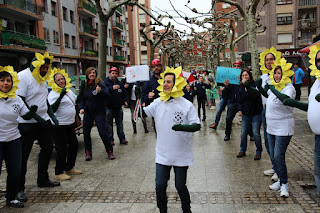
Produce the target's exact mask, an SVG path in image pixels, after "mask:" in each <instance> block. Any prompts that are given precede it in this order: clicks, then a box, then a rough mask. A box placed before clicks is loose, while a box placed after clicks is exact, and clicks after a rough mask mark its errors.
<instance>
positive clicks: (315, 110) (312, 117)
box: [308, 79, 320, 135]
mask: <svg viewBox="0 0 320 213" xmlns="http://www.w3.org/2000/svg"><path fill="white" fill-rule="evenodd" d="M319 93H320V81H319V79H317V80H316V81H315V82H314V84H313V86H312V87H311V90H310V95H309V106H308V122H309V125H310V128H311V130H312V132H314V134H316V135H320V113H319V109H320V103H319V102H318V101H317V100H316V99H315V97H316V95H318V94H319Z"/></svg>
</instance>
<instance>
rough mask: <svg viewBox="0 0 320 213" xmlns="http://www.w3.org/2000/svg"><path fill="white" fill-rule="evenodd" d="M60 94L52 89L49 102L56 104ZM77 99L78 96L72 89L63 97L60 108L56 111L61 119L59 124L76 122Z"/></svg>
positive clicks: (57, 116)
mask: <svg viewBox="0 0 320 213" xmlns="http://www.w3.org/2000/svg"><path fill="white" fill-rule="evenodd" d="M59 96H60V94H59V93H57V92H56V91H51V92H50V93H49V95H48V101H49V104H50V105H52V104H54V103H55V102H56V100H57V99H58V98H59ZM76 99H77V96H76V95H75V94H74V93H73V92H72V91H71V90H69V92H68V93H67V94H65V95H64V96H63V98H62V99H61V102H60V105H59V107H58V110H57V111H56V112H55V113H54V114H55V116H56V118H57V119H58V121H59V125H70V124H73V123H74V121H75V116H76V109H75V103H76Z"/></svg>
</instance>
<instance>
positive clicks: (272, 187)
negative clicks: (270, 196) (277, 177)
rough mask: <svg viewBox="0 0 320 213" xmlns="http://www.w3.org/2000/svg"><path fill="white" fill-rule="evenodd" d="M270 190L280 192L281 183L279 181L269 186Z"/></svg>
mask: <svg viewBox="0 0 320 213" xmlns="http://www.w3.org/2000/svg"><path fill="white" fill-rule="evenodd" d="M269 189H271V190H274V191H278V190H279V189H280V181H277V182H275V183H273V184H272V185H270V186H269Z"/></svg>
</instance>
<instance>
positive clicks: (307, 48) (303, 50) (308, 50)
mask: <svg viewBox="0 0 320 213" xmlns="http://www.w3.org/2000/svg"><path fill="white" fill-rule="evenodd" d="M318 43H320V40H319V41H317V42H315V43H313V44H311V45H309V46H307V47H305V48H303V49H301V50H300V51H299V52H301V53H308V52H310V49H309V48H310V47H312V46H313V45H316V44H318Z"/></svg>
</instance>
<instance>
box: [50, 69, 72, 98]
mask: <svg viewBox="0 0 320 213" xmlns="http://www.w3.org/2000/svg"><path fill="white" fill-rule="evenodd" d="M58 73H59V74H61V75H62V76H63V77H64V79H65V80H66V86H65V88H66V89H67V90H66V92H67V93H68V92H69V88H70V87H72V84H71V83H70V81H71V79H70V78H69V76H68V73H66V72H65V70H64V69H62V70H61V69H57V68H53V70H52V72H51V75H50V78H49V82H48V86H50V87H51V88H52V90H53V91H56V92H57V93H60V92H61V90H62V89H63V88H62V87H60V86H59V85H58V84H57V83H56V82H55V81H54V77H55V75H56V74H58Z"/></svg>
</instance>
